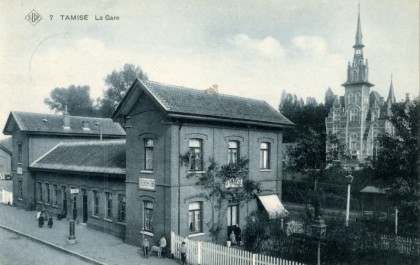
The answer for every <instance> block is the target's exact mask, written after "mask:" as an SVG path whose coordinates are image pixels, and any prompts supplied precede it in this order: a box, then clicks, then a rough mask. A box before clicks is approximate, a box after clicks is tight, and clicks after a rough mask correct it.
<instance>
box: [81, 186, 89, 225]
mask: <svg viewBox="0 0 420 265" xmlns="http://www.w3.org/2000/svg"><path fill="white" fill-rule="evenodd" d="M82 195H83V203H82V212H83V223H86V222H87V220H88V209H87V193H86V189H82Z"/></svg>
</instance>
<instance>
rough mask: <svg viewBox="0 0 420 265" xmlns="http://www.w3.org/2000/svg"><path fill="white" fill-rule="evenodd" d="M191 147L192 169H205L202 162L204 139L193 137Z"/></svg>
mask: <svg viewBox="0 0 420 265" xmlns="http://www.w3.org/2000/svg"><path fill="white" fill-rule="evenodd" d="M189 148H190V170H193V171H201V170H203V163H202V153H203V150H202V141H201V140H200V139H191V140H190V142H189Z"/></svg>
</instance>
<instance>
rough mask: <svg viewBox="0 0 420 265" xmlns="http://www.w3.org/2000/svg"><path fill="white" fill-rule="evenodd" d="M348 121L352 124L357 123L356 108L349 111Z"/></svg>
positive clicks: (357, 112)
mask: <svg viewBox="0 0 420 265" xmlns="http://www.w3.org/2000/svg"><path fill="white" fill-rule="evenodd" d="M350 121H353V122H357V121H359V110H358V109H357V108H352V109H351V110H350Z"/></svg>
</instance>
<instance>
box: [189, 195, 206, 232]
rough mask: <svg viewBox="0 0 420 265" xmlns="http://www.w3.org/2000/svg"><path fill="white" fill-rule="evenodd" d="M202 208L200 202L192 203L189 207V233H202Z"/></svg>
mask: <svg viewBox="0 0 420 265" xmlns="http://www.w3.org/2000/svg"><path fill="white" fill-rule="evenodd" d="M202 212H203V207H202V203H201V202H192V203H190V205H189V212H188V220H189V222H188V223H189V230H190V233H201V232H203V219H202V218H203V214H202Z"/></svg>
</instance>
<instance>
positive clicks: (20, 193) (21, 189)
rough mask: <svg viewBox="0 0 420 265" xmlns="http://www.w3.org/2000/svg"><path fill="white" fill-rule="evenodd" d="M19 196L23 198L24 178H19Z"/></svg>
mask: <svg viewBox="0 0 420 265" xmlns="http://www.w3.org/2000/svg"><path fill="white" fill-rule="evenodd" d="M18 197H19V199H22V198H23V186H22V180H21V179H18Z"/></svg>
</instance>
